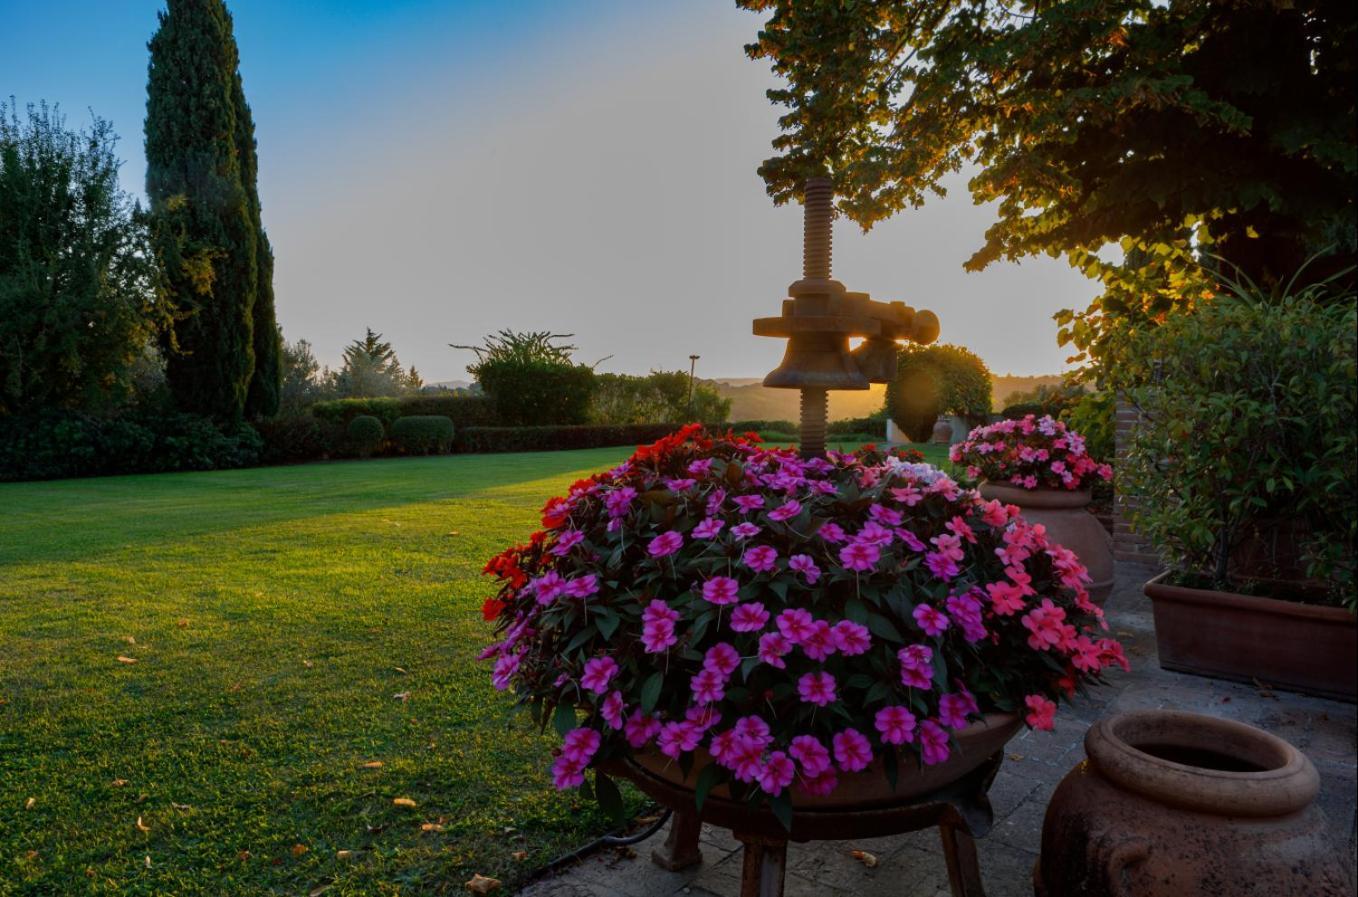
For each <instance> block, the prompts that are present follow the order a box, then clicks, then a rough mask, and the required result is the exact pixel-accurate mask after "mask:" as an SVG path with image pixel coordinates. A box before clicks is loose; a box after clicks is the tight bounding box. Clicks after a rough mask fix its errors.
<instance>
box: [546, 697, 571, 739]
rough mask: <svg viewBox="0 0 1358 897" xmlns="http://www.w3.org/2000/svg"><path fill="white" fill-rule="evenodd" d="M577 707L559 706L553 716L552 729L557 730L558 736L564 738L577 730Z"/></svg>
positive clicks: (569, 705)
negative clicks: (571, 731) (572, 730)
mask: <svg viewBox="0 0 1358 897" xmlns="http://www.w3.org/2000/svg"><path fill="white" fill-rule="evenodd" d="M575 723H576V719H575V707H574V705H571V704H557V705H556V712H555V713H553V714H552V728H554V729H556V734H558V735H560V736H561V737H562V738H565V737H566V733H567V732H569V731H570V730H571V729H574V728H575Z"/></svg>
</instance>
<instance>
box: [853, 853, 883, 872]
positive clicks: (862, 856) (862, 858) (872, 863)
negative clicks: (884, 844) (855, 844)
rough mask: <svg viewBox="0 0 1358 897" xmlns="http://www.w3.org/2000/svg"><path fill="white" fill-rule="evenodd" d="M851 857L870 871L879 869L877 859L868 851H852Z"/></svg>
mask: <svg viewBox="0 0 1358 897" xmlns="http://www.w3.org/2000/svg"><path fill="white" fill-rule="evenodd" d="M849 856H851V857H853V858H854V859H855V860H858V862H860V863H862V864H863V865H864V866H867V867H868V868H869V869H875V868H877V857H876V856H874V855H873V854H870V853H868V852H867V851H866V850H851V851H849Z"/></svg>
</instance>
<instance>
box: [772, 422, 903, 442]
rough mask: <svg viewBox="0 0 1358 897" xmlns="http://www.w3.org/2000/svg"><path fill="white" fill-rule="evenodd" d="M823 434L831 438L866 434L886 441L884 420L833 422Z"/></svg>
mask: <svg viewBox="0 0 1358 897" xmlns="http://www.w3.org/2000/svg"><path fill="white" fill-rule="evenodd" d="M793 432H796V431H795V430H794V431H793ZM825 432H827V433H829V434H830V435H831V436H853V435H857V434H859V433H866V434H869V435H871V436H873V437H875V438H877V439H886V418H885V417H851V418H848V419H847V420H835V421H831V422H830V424H829V426H827V427H826V428H825Z"/></svg>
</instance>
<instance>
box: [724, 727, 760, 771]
mask: <svg viewBox="0 0 1358 897" xmlns="http://www.w3.org/2000/svg"><path fill="white" fill-rule="evenodd" d="M727 767H728V768H729V769H730V770H731V771H732V772H733V773H735V777H736V779H738V780H739V781H742V782H753V781H754V780H755V779H757V778H759V773H760V772H762V771H763V769H764V747H763V745H761V744H760V743H759V742H757V741H753V740H751V739H749V738H745V737H743V736H738V737H737V738H736V746H735V750H734V751H732V753H731V754H730V756H729V757H728V758H727Z"/></svg>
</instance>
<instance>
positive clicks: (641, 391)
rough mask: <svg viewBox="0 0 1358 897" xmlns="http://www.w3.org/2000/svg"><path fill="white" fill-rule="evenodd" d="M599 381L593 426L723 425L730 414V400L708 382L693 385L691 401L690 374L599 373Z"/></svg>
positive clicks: (590, 415)
mask: <svg viewBox="0 0 1358 897" xmlns="http://www.w3.org/2000/svg"><path fill="white" fill-rule="evenodd" d="M598 381H599V382H598V388H597V389H596V390H595V393H594V400H593V402H592V403H591V405H590V410H589V419H590V422H591V423H596V424H654V423H677V422H685V423H687V422H690V421H702V422H703V423H720V422H722V421H724V420H726V418H727V416H728V415H730V413H731V400H730V399H724V398H722V396H721V394H720V393H719V392H717V388H716V387H715V386H714V385H712V384H711V383H708V382H704V381H701V380H699V381H695V382H694V383H693V396H692V401H690V399H689V374H688V371H651V373H649V374H647V375H646V376H645V377H637V376H634V375H632V374H600V375H598Z"/></svg>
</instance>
